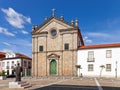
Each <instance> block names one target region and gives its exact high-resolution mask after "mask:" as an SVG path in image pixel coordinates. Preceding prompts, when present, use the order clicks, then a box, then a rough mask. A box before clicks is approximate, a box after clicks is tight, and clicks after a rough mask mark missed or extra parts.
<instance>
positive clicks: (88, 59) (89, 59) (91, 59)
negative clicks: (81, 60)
mask: <svg viewBox="0 0 120 90" xmlns="http://www.w3.org/2000/svg"><path fill="white" fill-rule="evenodd" d="M87 62H95V58H87Z"/></svg>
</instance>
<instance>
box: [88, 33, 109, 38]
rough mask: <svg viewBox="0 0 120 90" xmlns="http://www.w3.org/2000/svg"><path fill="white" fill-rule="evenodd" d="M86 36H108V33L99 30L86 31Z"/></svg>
mask: <svg viewBox="0 0 120 90" xmlns="http://www.w3.org/2000/svg"><path fill="white" fill-rule="evenodd" d="M87 35H88V36H92V37H110V35H109V34H107V33H100V32H89V33H87Z"/></svg>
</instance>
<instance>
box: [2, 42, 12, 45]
mask: <svg viewBox="0 0 120 90" xmlns="http://www.w3.org/2000/svg"><path fill="white" fill-rule="evenodd" d="M3 44H4V45H7V46H11V44H10V43H7V42H3Z"/></svg>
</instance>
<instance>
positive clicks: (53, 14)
mask: <svg viewBox="0 0 120 90" xmlns="http://www.w3.org/2000/svg"><path fill="white" fill-rule="evenodd" d="M52 16H55V9H54V8H53V9H52Z"/></svg>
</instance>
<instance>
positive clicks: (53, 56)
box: [47, 53, 60, 58]
mask: <svg viewBox="0 0 120 90" xmlns="http://www.w3.org/2000/svg"><path fill="white" fill-rule="evenodd" d="M47 57H48V58H60V56H59V55H57V54H54V53H52V54H50V55H48V56H47Z"/></svg>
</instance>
